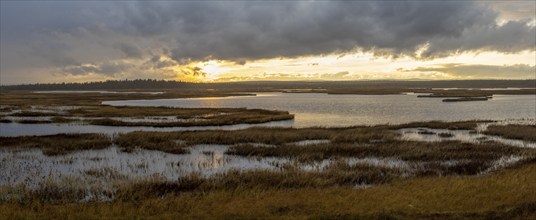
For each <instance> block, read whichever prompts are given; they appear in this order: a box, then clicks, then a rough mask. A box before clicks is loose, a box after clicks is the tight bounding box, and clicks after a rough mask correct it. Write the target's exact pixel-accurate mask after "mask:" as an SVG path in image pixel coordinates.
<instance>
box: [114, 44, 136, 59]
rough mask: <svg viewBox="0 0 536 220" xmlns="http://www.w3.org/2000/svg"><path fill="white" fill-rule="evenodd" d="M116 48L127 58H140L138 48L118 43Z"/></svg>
mask: <svg viewBox="0 0 536 220" xmlns="http://www.w3.org/2000/svg"><path fill="white" fill-rule="evenodd" d="M117 48H119V50H121V52H123V53H124V54H125V56H126V57H127V58H141V57H142V53H141V51H140V49H138V47H136V46H134V45H130V44H127V43H120V44H118V45H117Z"/></svg>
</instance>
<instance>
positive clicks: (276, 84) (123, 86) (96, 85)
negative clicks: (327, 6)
mask: <svg viewBox="0 0 536 220" xmlns="http://www.w3.org/2000/svg"><path fill="white" fill-rule="evenodd" d="M505 87H519V88H535V87H536V80H440V81H396V80H374V81H254V82H227V83H189V82H180V81H172V80H155V79H135V80H108V81H101V82H85V83H37V84H22V85H4V86H0V90H1V91H8V90H37V91H47V90H48V91H50V90H132V89H144V90H164V89H261V88H263V89H332V88H338V89H341V88H505Z"/></svg>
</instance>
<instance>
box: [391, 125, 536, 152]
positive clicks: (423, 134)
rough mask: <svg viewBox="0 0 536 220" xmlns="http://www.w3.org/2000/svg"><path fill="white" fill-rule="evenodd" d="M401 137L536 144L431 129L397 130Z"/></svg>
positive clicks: (427, 139) (418, 139) (464, 131)
mask: <svg viewBox="0 0 536 220" xmlns="http://www.w3.org/2000/svg"><path fill="white" fill-rule="evenodd" d="M483 124H484V123H483ZM480 127H484V126H480ZM398 132H400V134H402V136H401V137H400V139H402V140H408V141H426V142H441V141H461V142H467V143H473V144H479V143H482V142H488V141H494V142H498V143H501V144H504V145H510V146H514V147H523V148H536V143H532V142H525V141H522V140H513V139H507V138H503V137H499V136H494V135H485V134H481V133H477V132H474V131H470V130H448V129H432V128H403V129H400V130H398ZM440 134H449V135H450V136H449V137H441V136H440Z"/></svg>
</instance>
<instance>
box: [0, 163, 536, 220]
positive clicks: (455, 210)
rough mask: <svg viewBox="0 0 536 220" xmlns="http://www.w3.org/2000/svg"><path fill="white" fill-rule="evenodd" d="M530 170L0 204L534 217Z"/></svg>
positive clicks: (129, 210) (193, 215) (206, 214)
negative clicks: (364, 184) (358, 184)
mask: <svg viewBox="0 0 536 220" xmlns="http://www.w3.org/2000/svg"><path fill="white" fill-rule="evenodd" d="M535 171H536V164H534V163H531V164H528V165H525V166H522V167H518V168H515V169H513V168H512V169H507V170H503V171H500V172H499V173H496V174H493V175H484V176H477V177H473V176H461V177H460V176H450V177H423V178H416V179H409V180H397V181H394V182H392V183H391V184H388V185H382V186H378V187H373V188H368V189H353V188H350V187H334V188H333V187H330V188H311V187H305V188H299V189H294V188H291V189H251V188H248V189H244V188H239V189H235V190H214V191H209V192H200V193H178V194H175V195H170V194H168V196H163V197H159V198H141V199H140V200H134V201H132V200H126V201H120V200H118V201H114V202H111V203H59V204H51V203H47V202H41V201H39V200H37V201H35V200H34V201H28V202H24V203H13V202H2V203H0V212H1V213H2V217H1V218H5V219H21V218H23V219H44V218H47V219H51V218H62V219H102V218H105V219H140V218H149V219H151V218H158V219H175V218H181V219H214V218H217V219H229V218H234V219H237V218H239V219H259V218H260V219H280V218H294V219H305V218H307V219H310V218H313V219H533V218H535V217H536V172H535ZM161 187H163V188H166V187H168V186H161ZM157 191H159V190H157Z"/></svg>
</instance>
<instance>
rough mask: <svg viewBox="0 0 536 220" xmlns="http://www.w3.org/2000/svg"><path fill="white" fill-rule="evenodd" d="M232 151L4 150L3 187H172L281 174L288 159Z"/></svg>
mask: <svg viewBox="0 0 536 220" xmlns="http://www.w3.org/2000/svg"><path fill="white" fill-rule="evenodd" d="M227 149H228V146H227V145H195V146H192V147H191V148H190V149H189V150H190V153H188V154H170V153H165V152H161V151H152V150H144V149H139V150H136V151H134V152H131V153H127V152H122V151H121V150H120V149H119V148H117V147H110V148H107V149H102V150H85V151H77V152H73V153H71V154H67V155H58V156H46V155H44V154H43V153H42V151H41V150H40V149H29V150H21V149H19V150H13V149H11V150H10V149H2V150H0V170H2V174H1V175H0V185H8V184H9V185H16V184H21V183H22V184H25V185H27V186H29V187H30V188H35V187H37V186H39V185H40V184H42V183H43V182H44V181H46V180H47V179H53V180H60V179H63V178H66V177H75V178H80V179H82V180H86V181H89V182H95V181H102V184H104V183H105V182H106V181H115V180H136V179H146V178H150V177H154V176H158V177H161V178H164V179H165V180H169V181H173V180H176V179H177V178H179V177H182V176H187V175H190V174H192V173H197V174H200V175H202V176H209V175H213V174H217V173H224V172H226V171H229V170H231V169H240V170H251V169H278V167H281V165H282V164H284V163H287V162H288V160H287V159H283V158H275V157H263V158H248V157H241V156H235V155H226V154H225V151H226V150H227Z"/></svg>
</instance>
